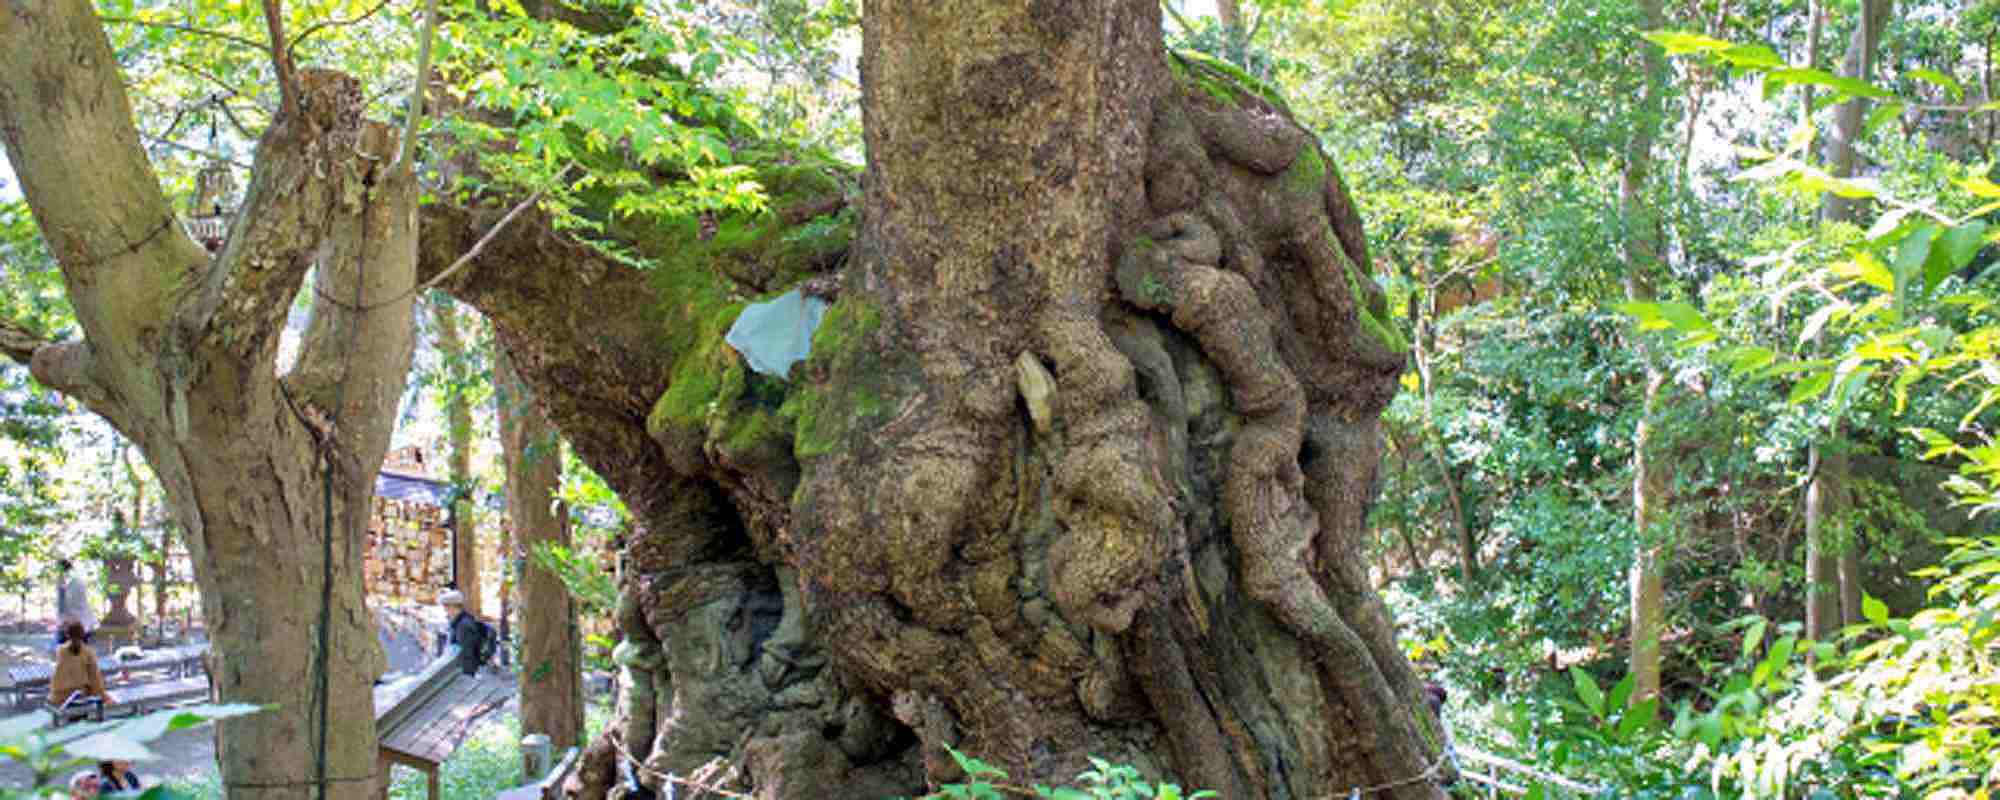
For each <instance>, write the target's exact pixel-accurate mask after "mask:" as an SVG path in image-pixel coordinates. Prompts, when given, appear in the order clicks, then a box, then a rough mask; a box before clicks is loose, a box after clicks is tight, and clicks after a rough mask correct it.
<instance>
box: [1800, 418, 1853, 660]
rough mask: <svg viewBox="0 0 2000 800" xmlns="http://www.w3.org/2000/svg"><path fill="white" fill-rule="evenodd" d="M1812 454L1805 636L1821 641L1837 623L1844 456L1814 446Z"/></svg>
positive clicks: (1845, 476) (1844, 497)
mask: <svg viewBox="0 0 2000 800" xmlns="http://www.w3.org/2000/svg"><path fill="white" fill-rule="evenodd" d="M1812 457H1813V461H1814V466H1813V468H1812V474H1813V476H1812V483H1811V484H1810V485H1808V486H1807V487H1806V602H1805V606H1806V636H1807V637H1808V638H1811V639H1814V640H1817V641H1822V642H1825V641H1832V638H1833V636H1834V634H1835V633H1837V632H1838V631H1839V630H1840V626H1841V608H1840V606H1841V603H1840V594H1841V592H1840V578H1841V576H1840V574H1839V571H1838V568H1837V567H1836V563H1837V562H1838V561H1839V558H1840V554H1841V547H1842V545H1843V542H1842V541H1841V540H1842V539H1844V538H1845V537H1844V536H1843V535H1842V534H1841V533H1840V532H1839V531H1838V528H1839V523H1838V520H1839V519H1840V516H1841V511H1842V509H1843V508H1844V507H1845V505H1846V503H1845V499H1846V491H1847V457H1846V456H1845V455H1842V454H1837V453H1832V452H1828V451H1827V450H1826V449H1825V448H1822V447H1818V446H1815V447H1814V449H1813V456H1812Z"/></svg>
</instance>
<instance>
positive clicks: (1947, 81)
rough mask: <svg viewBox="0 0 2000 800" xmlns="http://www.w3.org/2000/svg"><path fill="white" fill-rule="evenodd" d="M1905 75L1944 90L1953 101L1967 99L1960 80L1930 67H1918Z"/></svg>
mask: <svg viewBox="0 0 2000 800" xmlns="http://www.w3.org/2000/svg"><path fill="white" fill-rule="evenodd" d="M1903 74H1904V75H1905V76H1908V77H1911V78H1915V79H1917V80H1920V81H1923V82H1925V83H1928V84H1931V85H1933V86H1936V87H1938V88H1940V89H1943V90H1944V91H1945V93H1946V94H1949V95H1951V99H1952V100H1953V101H1959V100H1964V99H1965V87H1964V86H1961V85H1959V82H1958V79H1956V78H1953V77H1952V76H1950V75H1946V74H1944V73H1942V72H1939V71H1937V70H1934V69H1931V68H1930V67H1918V68H1917V69H1913V70H1910V71H1909V72H1905V73H1903Z"/></svg>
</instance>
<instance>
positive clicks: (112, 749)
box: [63, 731, 154, 761]
mask: <svg viewBox="0 0 2000 800" xmlns="http://www.w3.org/2000/svg"><path fill="white" fill-rule="evenodd" d="M63 750H64V751H65V752H67V753H69V754H70V755H73V756H77V757H79V758H87V759H91V760H94V761H151V760H153V758H154V756H153V751H152V750H150V749H147V747H146V746H145V745H143V744H140V743H138V742H135V741H132V740H131V739H127V738H125V737H123V736H120V735H119V734H118V732H117V731H105V732H103V733H96V734H91V735H89V736H86V737H84V738H82V739H78V740H76V741H74V742H70V743H68V744H65V745H63Z"/></svg>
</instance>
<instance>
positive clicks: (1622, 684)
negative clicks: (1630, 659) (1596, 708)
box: [1604, 673, 1639, 711]
mask: <svg viewBox="0 0 2000 800" xmlns="http://www.w3.org/2000/svg"><path fill="white" fill-rule="evenodd" d="M1637 678H1638V676H1637V675H1633V674H1630V673H1627V674H1626V675H1625V677H1624V678H1623V679H1621V680H1619V681H1618V683H1617V684H1615V685H1613V686H1612V687H1611V696H1610V697H1608V698H1606V699H1605V701H1604V707H1605V709H1606V710H1608V711H1622V710H1624V709H1625V703H1626V702H1627V701H1629V700H1631V699H1632V689H1633V687H1636V686H1638V685H1639V682H1638V680H1637Z"/></svg>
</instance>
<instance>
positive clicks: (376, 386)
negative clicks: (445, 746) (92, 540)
mask: <svg viewBox="0 0 2000 800" xmlns="http://www.w3.org/2000/svg"><path fill="white" fill-rule="evenodd" d="M280 81H281V83H282V85H283V87H284V93H283V95H284V102H283V104H282V107H281V108H280V110H279V112H278V113H277V115H276V116H275V118H274V120H273V122H272V124H271V126H270V128H268V129H267V130H266V132H265V134H264V137H263V139H262V140H261V141H260V142H259V144H258V149H257V156H256V169H255V172H254V175H253V177H252V180H251V182H250V186H249V189H248V192H247V195H246V197H245V200H244V203H243V206H244V209H243V212H242V213H240V214H239V215H238V217H237V219H236V220H235V221H234V224H233V225H232V226H231V229H230V236H229V240H228V242H227V244H226V245H224V247H223V249H222V251H221V252H220V253H219V254H217V255H216V256H215V257H214V258H212V259H211V258H210V257H209V256H208V254H207V253H205V252H203V251H202V250H201V249H200V248H199V247H198V246H196V245H195V243H194V242H193V241H192V240H190V239H189V238H188V237H187V236H186V235H185V234H184V233H183V232H182V231H181V230H180V229H179V225H178V221H177V220H176V219H175V215H174V213H173V211H172V209H171V208H170V207H169V206H168V204H167V202H166V198H165V196H164V195H163V194H162V193H161V191H160V187H159V184H158V180H157V179H156V178H155V176H154V175H153V172H152V168H151V166H150V164H149V163H148V161H147V159H146V155H145V152H144V150H142V149H141V148H140V146H139V142H138V134H137V131H136V130H135V128H134V127H133V121H132V114H131V108H130V104H129V101H128V100H127V98H126V95H125V92H124V85H123V75H122V73H121V71H120V70H119V68H118V62H117V61H116V59H115V57H114V54H113V53H112V51H111V47H110V43H109V42H108V40H107V39H106V37H105V35H104V32H103V30H102V28H101V27H99V24H98V22H97V19H96V14H95V12H94V10H93V9H92V8H91V7H90V5H89V4H88V3H85V2H82V0H52V2H48V3H40V4H37V5H36V6H35V7H34V8H33V10H32V13H29V11H28V10H26V8H25V7H15V8H12V9H10V10H9V11H7V12H4V15H0V141H4V143H5V145H6V149H7V157H8V160H9V162H10V163H11V165H12V166H13V167H14V169H15V170H16V172H17V174H18V176H19V177H20V181H21V188H22V191H23V193H24V194H25V195H26V197H27V200H28V203H29V206H30V208H31V210H32V211H33V213H34V216H35V221H36V224H37V225H38V226H39V227H40V228H41V230H42V234H43V237H44V240H45V241H46V242H47V243H48V245H49V248H50V250H51V252H52V253H53V254H54V255H55V257H56V259H57V261H58V263H59V264H60V266H61V268H62V272H63V278H64V284H65V289H66V291H67V297H68V299H69V301H70V303H71V304H72V306H73V307H74V308H75V310H76V314H77V321H78V323H79V326H80V327H81V329H82V331H83V336H84V339H83V340H81V341H74V342H63V343H43V344H39V345H37V346H36V347H34V348H33V351H32V356H31V357H30V358H29V361H30V366H31V367H32V369H33V371H34V374H35V377H36V379H37V380H40V381H42V382H43V383H44V384H45V385H48V386H51V387H54V388H56V389H58V390H61V391H63V392H65V393H67V394H69V395H70V396H72V397H75V398H77V399H79V400H81V401H82V402H84V403H85V404H86V405H88V406H89V407H90V409H91V410H92V411H94V412H96V413H98V414H101V415H103V416H104V417H105V418H106V419H107V420H108V421H109V422H110V423H111V424H112V425H113V426H114V427H115V428H117V429H118V431H119V432H120V433H122V434H123V435H125V437H126V438H128V439H130V440H131V441H132V442H134V443H135V444H136V445H137V446H138V447H139V448H140V450H141V452H143V453H144V454H145V456H146V460H147V462H148V463H149V464H150V465H151V466H152V468H153V473H154V474H155V475H156V476H157V477H158V478H159V479H160V482H161V484H162V486H163V487H164V488H165V492H166V497H167V500H168V502H169V503H170V504H171V505H172V506H173V509H174V512H175V516H176V517H177V518H178V520H179V522H180V524H181V525H182V527H183V530H184V531H185V532H186V536H187V541H188V547H189V550H190V553H191V555H192V558H193V561H194V566H195V576H196V579H197V580H198V581H199V582H200V584H201V589H202V600H203V607H204V613H203V617H204V619H205V621H206V622H207V624H208V630H209V634H210V636H211V638H212V641H213V642H214V644H215V648H216V650H217V652H218V655H219V656H220V658H219V661H220V663H219V666H218V668H217V669H216V670H215V671H214V674H213V677H214V680H215V683H216V686H217V688H218V689H219V691H220V693H221V696H222V699H223V700H225V701H235V702H247V703H255V704H259V705H267V706H269V707H270V710H267V711H264V712H261V713H259V714H255V715H252V716H248V717H241V718H237V719H231V720H226V721H223V722H222V723H220V724H219V734H220V736H219V738H220V746H219V748H218V753H217V758H218V761H219V762H220V763H221V766H222V774H223V780H224V783H225V784H226V786H227V792H228V795H229V796H230V797H231V798H256V799H261V798H303V797H307V796H311V795H312V794H313V793H314V792H313V787H314V785H315V783H316V782H317V778H318V776H319V775H320V774H321V772H322V767H323V772H324V777H325V781H326V783H327V786H328V788H327V791H326V793H325V796H328V797H336V798H349V797H352V798H358V797H362V796H364V795H365V794H366V793H367V791H368V789H369V787H370V785H371V783H372V780H373V775H372V773H373V769H374V766H375V758H374V755H375V742H374V735H373V731H374V716H373V714H372V712H371V704H370V703H368V702H365V701H364V700H362V699H361V698H367V697H369V696H370V689H371V684H372V683H373V680H374V678H375V676H376V675H378V674H380V672H381V666H382V657H381V651H380V648H379V646H378V644H377V641H376V638H375V631H374V629H373V626H372V625H371V624H370V618H369V614H368V611H367V608H366V606H365V603H364V601H363V597H362V589H361V569H360V556H359V552H358V546H359V539H360V535H361V532H362V530H363V526H364V525H365V524H366V521H367V518H368V513H369V508H370V497H371V495H372V494H373V488H374V474H375V471H376V469H377V467H378V466H379V465H380V463H381V459H382V455H383V453H384V452H385V451H386V450H387V448H388V441H389V431H390V422H391V412H392V411H393V410H394V409H395V407H396V402H397V400H398V399H399V397H400V395H401V393H402V389H403V386H404V375H405V373H406V372H407V370H408V366H409V358H410V350H411V346H412V341H413V338H412V324H411V316H410V303H409V301H408V295H407V291H408V289H409V288H410V286H411V285H412V278H413V274H414V268H415V258H414V256H415V253H416V228H415V223H416V218H415V199H416V192H415V187H416V181H415V177H414V174H413V173H412V172H411V171H410V170H409V169H408V168H407V166H408V165H407V164H406V163H405V164H393V161H392V158H391V156H392V155H393V154H394V152H395V150H396V148H395V135H394V133H393V132H391V131H390V130H388V129H387V128H386V127H384V126H380V125H376V124H372V123H368V122H366V121H365V118H364V117H363V108H364V102H365V96H364V94H363V92H362V90H361V87H360V85H359V84H358V83H357V82H356V81H354V80H353V79H351V78H349V77H347V76H344V75H341V74H338V73H333V72H326V71H313V70H308V71H304V72H296V73H294V72H291V71H289V70H287V71H283V72H281V74H280ZM314 264H317V265H318V267H319V269H318V271H317V273H316V274H317V275H318V280H319V282H320V285H319V287H318V289H319V292H317V293H316V297H320V298H325V297H339V298H348V299H347V300H346V301H345V302H344V303H339V304H336V303H332V302H326V301H323V300H321V301H316V302H315V303H314V304H313V317H312V321H311V323H310V325H309V327H308V329H307V331H306V334H305V337H304V339H303V345H302V348H301V353H300V355H299V358H298V362H297V366H296V367H294V369H293V370H292V372H291V373H289V374H288V375H286V376H285V377H284V378H282V379H280V378H279V376H278V375H277V374H276V368H275V364H276V360H277V359H276V356H277V345H278V339H279V332H280V330H281V328H282V325H283V323H284V319H285V316H286V314H287V312H288V311H289V309H290V307H291V304H292V301H293V299H294V297H295V296H296V295H297V293H298V291H299V289H300V288H301V284H302V282H303V280H304V277H305V275H306V273H307V271H308V269H309V268H310V267H312V266H313V265H314ZM9 352H10V354H14V353H15V350H14V349H12V348H10V351H9ZM329 478H330V481H329V480H328V479H329ZM328 487H331V496H330V497H329V496H328V495H327V494H323V492H325V491H326V490H327V488H328ZM329 511H330V512H331V513H329ZM302 587H306V589H307V592H306V593H305V596H306V597H309V598H311V599H310V601H307V602H301V595H302V593H301V588H302ZM322 592H324V594H323V595H322ZM322 597H324V606H322V602H321V599H322ZM322 607H324V609H325V615H324V616H322V615H321V609H322ZM316 634H323V636H324V638H323V639H322V638H321V636H319V635H316ZM322 642H323V643H324V648H322V647H321V644H322ZM321 652H324V653H326V654H328V656H329V657H328V658H327V659H326V661H324V662H321V661H319V660H318V659H317V658H316V654H317V653H321ZM322 677H323V678H324V686H325V692H324V693H323V694H322V693H320V692H319V688H320V686H321V684H322V681H321V680H320V679H321V678H322ZM319 698H328V699H330V702H327V703H325V704H324V706H323V707H324V708H325V709H326V711H327V719H326V720H325V721H326V723H327V725H326V729H327V731H328V732H329V736H328V738H327V740H326V741H325V743H324V747H323V748H322V747H320V745H319V741H318V735H317V734H318V731H319V730H320V729H321V728H320V723H321V721H322V720H321V718H320V716H319V714H318V711H317V709H318V708H320V707H322V706H320V705H319V704H317V703H316V702H315V700H316V699H319ZM322 752H323V753H324V759H321V758H320V757H319V756H320V754H321V753H322Z"/></svg>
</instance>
